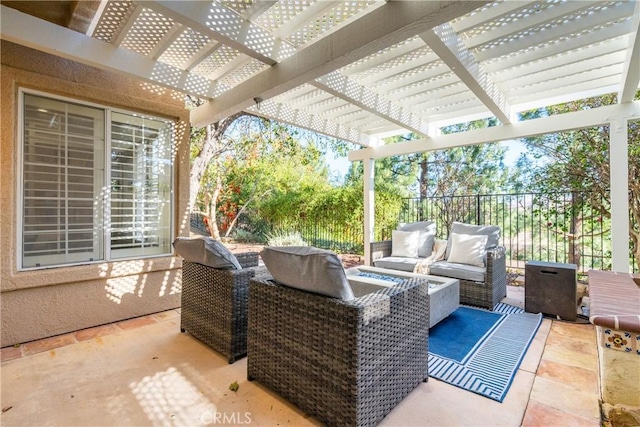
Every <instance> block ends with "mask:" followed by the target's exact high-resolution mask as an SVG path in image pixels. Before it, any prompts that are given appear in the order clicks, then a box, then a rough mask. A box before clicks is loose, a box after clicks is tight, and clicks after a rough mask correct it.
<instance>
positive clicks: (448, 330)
mask: <svg viewBox="0 0 640 427" xmlns="http://www.w3.org/2000/svg"><path fill="white" fill-rule="evenodd" d="M541 322H542V315H541V314H532V313H525V312H524V310H522V309H521V308H518V307H513V306H510V305H507V304H502V303H499V304H498V305H497V306H496V307H495V311H487V310H483V309H481V308H475V307H474V308H472V307H466V306H460V307H459V308H458V309H457V310H456V311H454V312H453V313H451V315H449V317H447V318H446V319H444V320H442V321H441V322H440V323H438V324H437V325H436V326H434V327H433V328H432V329H431V330H429V376H430V377H433V378H437V379H439V380H441V381H444V382H447V383H449V384H452V385H455V386H457V387H460V388H463V389H465V390H469V391H472V392H474V393H478V394H480V395H482V396H485V397H488V398H489V399H493V400H497V401H498V402H502V401H503V400H504V397H505V396H506V395H507V391H509V387H510V386H511V383H512V382H513V377H514V376H515V374H516V372H517V371H518V367H519V366H520V363H521V362H522V359H523V358H524V355H525V353H526V352H527V349H528V348H529V344H531V341H532V340H533V337H534V336H535V334H536V331H537V330H538V327H540V323H541Z"/></svg>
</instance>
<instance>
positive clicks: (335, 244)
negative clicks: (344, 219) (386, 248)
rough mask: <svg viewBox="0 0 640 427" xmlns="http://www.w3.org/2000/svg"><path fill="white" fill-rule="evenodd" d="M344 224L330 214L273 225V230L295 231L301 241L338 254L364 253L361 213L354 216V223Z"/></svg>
mask: <svg viewBox="0 0 640 427" xmlns="http://www.w3.org/2000/svg"><path fill="white" fill-rule="evenodd" d="M350 222H351V223H350V224H344V223H341V222H339V221H336V220H335V219H334V218H333V217H332V216H331V212H326V215H325V216H323V217H322V218H313V219H302V218H298V219H297V220H296V221H294V222H291V221H287V222H286V223H284V222H283V223H275V224H273V229H279V230H290V231H297V232H299V233H300V235H301V236H302V239H303V240H304V241H305V242H306V243H308V244H309V245H311V246H315V247H317V248H322V249H329V250H332V251H335V252H338V253H348V254H363V253H364V227H363V224H364V218H363V213H358V214H356V219H355V221H350Z"/></svg>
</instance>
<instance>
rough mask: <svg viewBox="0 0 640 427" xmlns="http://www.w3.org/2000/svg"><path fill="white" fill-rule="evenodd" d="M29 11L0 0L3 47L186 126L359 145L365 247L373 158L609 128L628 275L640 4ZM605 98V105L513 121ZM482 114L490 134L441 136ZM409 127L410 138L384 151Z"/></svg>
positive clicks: (355, 156)
mask: <svg viewBox="0 0 640 427" xmlns="http://www.w3.org/2000/svg"><path fill="white" fill-rule="evenodd" d="M20 3H25V4H27V3H32V6H31V7H26V6H24V5H22V6H21V5H20ZM34 3H41V4H42V6H40V7H42V8H48V7H54V6H53V3H48V2H11V1H2V6H0V7H1V9H0V12H1V19H2V21H1V25H0V31H1V37H2V39H5V40H8V41H11V42H14V43H18V44H21V45H25V46H28V47H31V48H34V49H38V50H41V51H44V52H48V53H51V54H54V55H57V56H61V57H64V58H68V59H72V60H74V61H77V62H80V63H84V64H88V65H92V66H95V67H98V68H101V69H106V70H110V71H113V72H117V73H122V74H125V75H128V76H132V77H134V78H136V79H138V80H140V81H141V82H142V83H141V84H145V85H147V87H148V88H149V89H150V90H154V91H167V90H168V91H175V92H176V94H177V96H184V94H189V95H191V96H194V97H197V98H200V99H203V100H206V101H208V102H206V103H205V104H204V105H202V106H200V107H198V108H196V109H194V110H193V111H192V112H191V122H192V124H193V125H195V126H203V125H207V124H209V123H213V122H216V121H218V120H220V119H221V118H224V117H227V116H229V115H231V114H233V113H236V112H238V111H242V110H245V111H249V112H251V113H254V114H258V115H261V116H264V117H268V118H272V119H274V120H277V121H281V122H285V123H290V124H292V125H295V126H299V127H302V128H307V129H310V130H313V131H316V132H319V133H323V134H326V135H329V136H333V137H336V138H339V139H342V140H345V141H350V142H354V143H356V144H359V145H361V146H362V149H359V150H355V151H352V152H351V153H350V154H349V159H350V160H351V161H363V162H364V165H365V176H366V177H367V178H368V179H366V180H365V189H364V190H365V191H364V197H365V207H366V212H365V230H367V232H366V233H365V250H366V251H368V247H369V242H370V238H371V231H372V230H373V197H372V195H373V162H374V161H375V159H377V158H381V157H385V156H392V155H399V154H409V153H415V152H421V151H429V150H438V149H443V148H447V147H455V146H463V145H471V144H480V143H485V142H494V141H504V140H510V139H517V138H522V137H527V136H532V135H539V134H546V133H552V132H560V131H564V130H570V129H575V128H580V127H591V126H597V125H601V124H610V125H611V127H610V129H611V138H610V142H611V144H610V146H611V156H610V158H611V160H610V161H611V164H612V168H611V199H612V222H613V223H614V224H616V226H615V227H614V229H613V270H615V271H628V269H629V259H628V241H629V237H628V236H629V229H628V219H629V216H628V215H629V211H628V180H627V175H628V155H627V153H628V141H627V131H626V130H627V124H628V121H629V120H638V119H640V101H634V96H635V92H636V91H637V90H638V84H639V80H640V32H639V27H640V2H637V1H584V0H580V1H561V0H545V1H520V0H514V1H500V0H499V1H493V2H489V1H427V0H423V1H419V0H414V1H375V0H366V1H329V0H281V1H268V0H257V1H256V0H217V1H210V0H206V1H163V0H154V1H123V0H109V1H106V0H103V1H91V2H78V3H77V5H76V6H75V9H73V10H72V11H71V16H70V17H69V19H68V20H67V23H66V24H64V25H61V24H60V23H59V22H58V23H56V22H52V20H51V19H49V20H44V19H48V18H47V17H46V16H44V15H46V14H45V13H40V12H39V11H38V10H35V11H34V9H37V8H34V7H33V4H34ZM56 3H58V4H60V3H68V4H71V3H74V2H56ZM43 18H44V19H43ZM83 23H84V24H85V25H83ZM612 92H615V93H617V94H618V103H617V104H616V105H612V106H606V107H602V108H598V109H593V110H587V111H581V112H576V113H571V114H565V115H562V116H553V117H547V118H542V119H537V120H530V121H526V122H518V119H517V117H518V116H517V113H518V112H520V111H524V110H528V109H531V108H536V107H544V106H548V105H552V104H556V103H560V102H567V101H570V100H576V99H582V98H585V97H588V96H597V95H602V94H606V93H612ZM256 100H259V101H260V102H256ZM487 117H496V118H497V119H498V120H499V122H500V125H499V126H496V127H492V128H488V129H482V130H476V131H471V132H465V133H459V134H453V135H440V134H439V128H440V127H442V126H444V125H447V124H453V123H462V122H466V121H470V120H475V119H480V118H487ZM407 132H414V133H416V134H418V135H420V136H421V139H418V140H414V141H411V142H406V143H399V144H394V145H390V146H389V145H387V146H383V145H379V142H378V141H380V137H383V136H390V135H394V134H403V133H407ZM365 258H366V259H369V257H368V253H365Z"/></svg>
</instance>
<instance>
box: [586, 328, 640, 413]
mask: <svg viewBox="0 0 640 427" xmlns="http://www.w3.org/2000/svg"><path fill="white" fill-rule="evenodd" d="M602 329H603V328H602V326H596V335H597V337H598V364H599V372H600V378H599V380H600V394H601V398H602V401H603V402H604V403H609V404H611V405H626V406H630V407H635V408H640V355H638V354H635V353H633V352H630V353H626V352H623V351H619V350H612V349H608V348H605V346H604V343H603V342H602ZM617 332H621V333H622V331H616V333H617Z"/></svg>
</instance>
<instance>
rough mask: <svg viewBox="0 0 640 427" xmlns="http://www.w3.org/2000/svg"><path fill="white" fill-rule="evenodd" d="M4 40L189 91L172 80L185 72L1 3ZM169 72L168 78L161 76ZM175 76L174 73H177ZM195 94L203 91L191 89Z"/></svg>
mask: <svg viewBox="0 0 640 427" xmlns="http://www.w3.org/2000/svg"><path fill="white" fill-rule="evenodd" d="M0 18H1V24H0V35H1V37H2V39H3V40H7V41H10V42H13V43H17V44H20V45H23V46H27V47H30V48H32V49H36V50H40V51H42V52H46V53H50V54H52V55H56V56H59V57H61V58H66V59H71V60H73V61H76V62H79V63H81V64H86V65H90V66H93V67H97V68H100V69H103V70H109V71H112V72H115V73H118V74H124V75H126V76H129V77H133V78H135V79H138V80H142V81H146V82H149V83H153V84H159V85H162V86H164V87H168V88H170V89H175V90H178V91H182V92H187V93H192V92H190V91H189V90H187V89H186V88H185V87H182V86H180V85H176V84H175V82H177V81H178V82H179V81H186V80H187V79H186V75H187V72H185V71H182V70H180V69H179V68H176V67H172V66H170V65H168V64H162V63H158V62H156V61H154V60H152V59H150V58H147V57H145V56H143V55H140V54H138V53H135V52H133V51H130V50H127V49H121V48H117V47H115V46H113V45H111V44H108V43H105V42H103V41H100V40H97V39H94V38H92V37H89V36H86V35H84V34H81V33H78V32H76V31H72V30H69V29H68V28H65V27H60V26H58V25H55V24H52V23H50V22H47V21H43V20H42V19H39V18H35V17H33V16H30V15H27V14H24V13H22V12H19V11H17V10H15V9H11V8H8V7H6V6H1V5H0ZM163 76H170V78H166V79H165V78H163ZM176 76H177V77H176ZM193 94H194V95H197V96H202V94H198V93H193Z"/></svg>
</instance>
